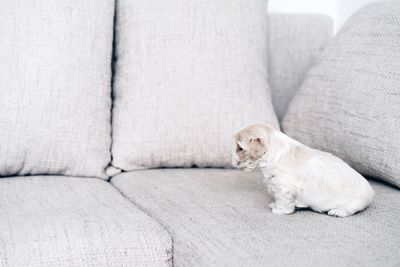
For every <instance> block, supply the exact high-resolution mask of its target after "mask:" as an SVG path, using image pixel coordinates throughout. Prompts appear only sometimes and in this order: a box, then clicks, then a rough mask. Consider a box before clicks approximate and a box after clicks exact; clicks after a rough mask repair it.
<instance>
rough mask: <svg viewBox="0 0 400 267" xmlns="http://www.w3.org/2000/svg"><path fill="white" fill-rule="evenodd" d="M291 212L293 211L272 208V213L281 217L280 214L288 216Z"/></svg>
mask: <svg viewBox="0 0 400 267" xmlns="http://www.w3.org/2000/svg"><path fill="white" fill-rule="evenodd" d="M293 212H294V209H282V208H277V207H275V208H272V213H274V214H279V215H281V214H286V215H288V214H292V213H293Z"/></svg>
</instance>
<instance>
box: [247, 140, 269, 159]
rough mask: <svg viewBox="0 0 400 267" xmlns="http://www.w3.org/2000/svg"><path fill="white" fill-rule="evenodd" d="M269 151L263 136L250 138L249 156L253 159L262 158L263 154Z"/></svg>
mask: <svg viewBox="0 0 400 267" xmlns="http://www.w3.org/2000/svg"><path fill="white" fill-rule="evenodd" d="M266 151H267V146H266V144H265V142H264V141H263V140H262V139H261V138H253V139H250V145H249V156H250V157H251V158H252V159H253V160H257V159H259V158H261V156H262V155H264V153H265V152H266Z"/></svg>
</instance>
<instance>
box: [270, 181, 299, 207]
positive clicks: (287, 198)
mask: <svg viewBox="0 0 400 267" xmlns="http://www.w3.org/2000/svg"><path fill="white" fill-rule="evenodd" d="M279 178H280V177H273V178H272V179H271V181H270V183H269V186H268V191H269V193H270V194H272V195H273V197H274V199H275V202H273V203H271V204H270V205H269V207H270V208H271V209H272V212H273V213H275V214H292V213H293V212H294V211H295V198H296V190H295V189H294V188H292V187H290V186H285V185H282V184H280V183H279V180H278V179H279Z"/></svg>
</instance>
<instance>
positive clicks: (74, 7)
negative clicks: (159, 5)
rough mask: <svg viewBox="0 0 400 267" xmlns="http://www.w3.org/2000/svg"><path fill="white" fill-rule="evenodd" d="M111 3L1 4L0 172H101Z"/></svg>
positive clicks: (50, 0) (107, 142) (105, 156)
mask: <svg viewBox="0 0 400 267" xmlns="http://www.w3.org/2000/svg"><path fill="white" fill-rule="evenodd" d="M113 17H114V1H113V0H102V1H98V0H87V1H81V0H69V1H64V0H18V1H15V0H2V1H0V25H1V27H0V129H1V130H0V176H12V175H25V174H65V175H73V176H97V177H105V173H104V169H105V167H106V166H107V165H108V163H109V162H110V146H111V136H110V131H111V124H110V109H111V95H110V94H111V86H110V81H111V55H112V42H113V41H112V39H113Z"/></svg>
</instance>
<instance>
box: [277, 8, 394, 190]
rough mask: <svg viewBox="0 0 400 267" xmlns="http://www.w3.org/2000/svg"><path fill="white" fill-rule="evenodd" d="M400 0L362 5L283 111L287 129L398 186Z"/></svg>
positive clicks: (361, 169) (299, 138) (298, 137)
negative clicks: (287, 108)
mask: <svg viewBox="0 0 400 267" xmlns="http://www.w3.org/2000/svg"><path fill="white" fill-rule="evenodd" d="M399 114H400V1H389V2H381V3H376V4H372V5H368V6H367V7H364V8H362V9H361V10H359V11H358V12H357V13H356V14H355V15H354V16H353V17H352V18H351V19H350V20H349V21H348V22H347V23H346V24H345V25H344V27H343V28H342V30H341V32H340V33H339V34H338V36H337V37H335V39H334V41H333V42H332V43H331V44H330V45H329V46H328V47H327V48H326V49H325V50H324V52H323V54H322V55H321V57H320V58H319V60H318V62H317V64H316V65H315V66H314V67H313V68H312V70H311V71H310V73H309V74H308V75H307V78H306V80H305V82H304V84H303V86H302V87H301V89H300V90H299V92H298V94H297V95H296V96H295V98H294V100H293V102H292V104H291V106H290V107H289V110H288V113H287V115H286V117H285V119H284V122H283V126H284V130H285V132H286V133H287V134H289V135H290V136H292V137H294V138H296V139H298V140H299V141H301V142H304V143H306V144H308V145H311V146H313V147H316V148H319V149H323V150H327V151H330V152H332V153H334V154H336V155H337V156H339V157H341V158H342V159H344V160H345V161H347V162H348V163H350V164H351V165H352V166H353V167H354V168H356V169H357V170H358V171H360V172H361V173H363V174H365V175H369V176H375V177H379V178H381V179H383V180H386V181H388V182H391V183H393V184H395V185H397V186H400V153H399V151H400V131H399V128H400V115H399Z"/></svg>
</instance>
